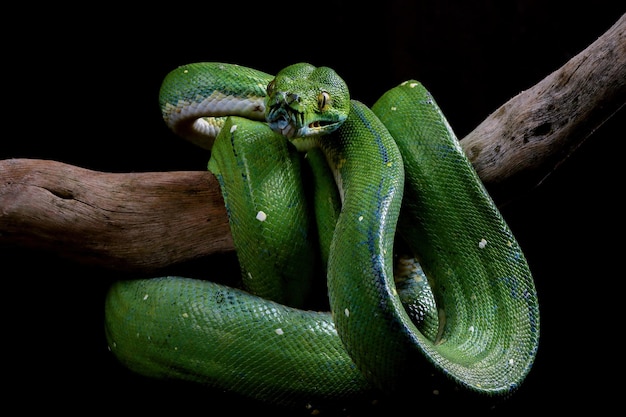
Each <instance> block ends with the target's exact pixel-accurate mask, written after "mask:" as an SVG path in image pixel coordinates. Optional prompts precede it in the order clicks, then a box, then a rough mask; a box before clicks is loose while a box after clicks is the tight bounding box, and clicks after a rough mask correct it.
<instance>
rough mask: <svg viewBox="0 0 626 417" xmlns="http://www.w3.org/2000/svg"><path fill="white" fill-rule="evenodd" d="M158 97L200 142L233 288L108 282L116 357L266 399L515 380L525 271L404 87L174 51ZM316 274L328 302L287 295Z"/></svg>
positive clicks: (434, 117)
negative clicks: (438, 377) (230, 260)
mask: <svg viewBox="0 0 626 417" xmlns="http://www.w3.org/2000/svg"><path fill="white" fill-rule="evenodd" d="M160 104H161V110H162V114H163V117H164V119H165V121H166V123H167V124H168V126H170V128H171V129H172V130H173V131H174V132H175V133H177V134H178V135H180V136H182V137H184V138H187V139H189V140H190V141H192V142H194V143H196V144H198V145H199V146H202V147H204V148H206V149H210V150H211V156H210V160H209V163H208V169H209V170H210V171H211V172H212V173H213V174H214V175H215V176H216V178H217V179H218V181H219V183H220V186H221V190H222V193H223V196H224V202H225V204H226V208H227V212H228V215H229V222H230V226H231V230H232V234H233V239H234V242H235V247H236V249H237V257H238V261H239V263H240V266H241V277H240V278H239V279H238V281H240V283H241V288H236V287H235V286H226V285H224V284H223V283H214V282H210V281H205V280H200V279H192V278H185V277H177V276H168V277H159V278H154V279H139V280H121V281H119V282H116V283H114V284H113V285H112V287H111V289H110V291H109V294H108V295H107V299H106V306H105V308H106V309H105V311H106V318H105V327H106V335H107V340H108V343H109V346H110V349H111V350H112V352H113V353H114V354H115V356H116V357H117V358H118V359H119V360H120V361H121V362H122V363H123V364H124V365H126V366H127V367H129V368H130V369H132V370H134V371H136V372H138V373H140V374H143V375H146V376H150V377H157V378H174V379H181V380H186V381H195V382H199V383H202V384H206V385H207V386H210V387H213V388H217V389H223V390H227V391H232V392H234V393H237V394H240V395H242V396H245V397H247V398H251V399H254V400H260V401H264V402H267V403H270V404H279V405H283V406H305V405H307V404H308V405H309V406H310V405H311V404H317V403H324V402H332V401H340V400H343V399H350V398H355V397H358V396H359V395H363V393H366V392H370V391H371V390H375V391H376V392H382V393H385V394H390V395H393V394H395V393H405V394H408V395H412V394H411V393H412V392H416V391H415V386H416V385H417V384H419V381H420V378H424V376H425V375H428V374H429V373H432V372H437V373H440V374H442V375H445V377H446V378H445V380H447V381H451V383H452V384H454V385H455V386H459V387H462V388H464V389H466V391H468V392H475V393H477V394H478V396H486V397H489V398H493V397H496V398H501V397H505V396H509V395H510V394H511V393H512V392H515V391H516V389H517V388H518V386H519V385H520V384H521V383H522V382H523V380H524V379H525V377H526V376H527V374H528V372H529V371H530V369H531V366H532V364H533V361H534V359H535V356H536V352H537V347H538V341H539V307H538V301H537V294H536V290H535V286H534V282H533V278H532V275H531V272H530V270H529V266H528V264H527V261H526V259H525V257H524V254H523V252H522V250H521V249H520V247H519V245H518V243H517V241H516V240H515V238H514V236H513V234H512V232H511V230H510V229H509V227H508V226H507V224H506V223H505V221H504V219H503V217H502V216H501V214H500V212H499V211H498V209H497V207H496V206H495V204H494V202H493V201H492V199H491V198H490V196H489V194H488V193H487V191H486V189H485V188H484V186H483V184H482V182H481V181H480V179H479V178H478V176H477V174H476V172H475V171H474V169H473V167H472V166H471V163H470V162H469V161H468V159H467V158H466V156H465V154H464V153H463V151H462V149H461V147H460V146H459V143H458V140H457V139H456V137H455V135H454V133H453V131H452V129H451V127H450V126H449V124H448V122H447V121H446V119H445V117H444V116H443V114H442V112H441V110H440V108H439V107H438V105H437V104H436V102H435V100H434V99H433V97H432V96H431V95H430V93H429V92H428V91H427V90H426V89H425V88H424V86H423V85H422V84H421V83H419V82H417V81H414V80H409V81H407V82H404V83H402V84H400V85H398V86H397V87H394V88H392V89H390V90H389V91H387V92H386V93H385V94H384V95H383V96H382V97H381V98H380V99H379V100H378V101H377V102H376V103H375V104H374V105H373V106H371V108H370V107H367V106H365V105H364V104H362V103H361V102H359V101H357V100H354V99H352V98H351V97H350V94H349V91H348V88H347V86H346V84H345V82H344V81H343V80H342V79H341V78H340V77H339V76H338V75H337V74H336V72H335V71H333V70H332V69H330V68H327V67H314V66H311V65H309V64H305V63H299V64H295V65H291V66H289V67H287V68H285V69H283V70H281V71H280V72H279V73H278V74H277V75H276V76H275V77H273V76H271V75H269V74H266V73H264V72H261V71H257V70H255V69H252V68H247V67H243V66H237V65H233V64H226V63H210V62H209V63H194V64H189V65H184V66H181V67H179V68H176V69H174V70H173V71H171V72H170V73H169V74H168V75H167V76H166V78H165V79H164V81H163V84H162V86H161V90H160ZM305 174H307V175H305ZM320 275H325V279H326V285H327V287H326V288H327V294H328V306H329V310H330V311H317V310H315V309H308V308H307V299H308V298H307V297H309V296H308V295H307V291H309V290H310V288H311V286H312V284H311V282H312V281H314V280H315V279H316V278H317V279H319V276H320Z"/></svg>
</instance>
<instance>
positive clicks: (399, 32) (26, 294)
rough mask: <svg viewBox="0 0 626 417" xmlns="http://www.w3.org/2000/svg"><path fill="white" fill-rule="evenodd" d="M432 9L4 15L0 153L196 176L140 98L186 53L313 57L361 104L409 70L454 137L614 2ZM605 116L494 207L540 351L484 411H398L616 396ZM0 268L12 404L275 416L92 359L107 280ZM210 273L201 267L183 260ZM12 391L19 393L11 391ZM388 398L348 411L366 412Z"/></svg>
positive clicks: (520, 408) (617, 187)
mask: <svg viewBox="0 0 626 417" xmlns="http://www.w3.org/2000/svg"><path fill="white" fill-rule="evenodd" d="M432 3H433V5H425V4H419V5H418V4H417V2H415V3H410V2H401V1H387V2H384V3H381V4H374V5H369V6H368V5H366V3H365V2H363V3H355V4H358V6H355V5H352V4H350V3H348V2H342V1H338V2H335V3H331V2H318V3H311V2H295V1H293V2H290V3H285V4H283V3H278V2H274V3H272V2H259V3H258V4H256V5H253V4H246V3H241V2H224V3H223V4H222V5H219V6H216V5H215V4H212V2H208V1H207V2H203V3H197V4H196V3H189V2H173V3H170V4H165V5H164V4H158V5H157V3H154V4H153V5H152V6H149V7H144V8H135V6H133V7H132V9H131V7H130V6H128V5H127V6H119V7H117V6H113V5H112V4H111V3H106V4H102V5H99V4H98V3H92V4H91V5H90V6H89V7H88V8H85V7H83V8H81V7H80V6H73V7H72V8H71V9H70V8H67V9H65V8H62V7H61V6H59V5H57V4H51V5H49V6H45V8H41V7H38V8H35V7H33V8H32V9H28V10H26V9H14V10H15V11H13V12H12V13H9V12H8V11H7V12H5V16H4V20H5V22H4V25H3V29H2V31H3V32H4V33H3V35H4V36H3V39H4V40H5V42H4V44H5V48H4V57H5V59H4V60H3V72H4V73H5V76H4V79H5V95H4V101H5V106H4V112H3V121H4V134H3V140H2V143H1V144H0V158H2V159H5V158H42V159H53V160H57V161H61V162H65V163H69V164H74V165H77V166H81V167H85V168H90V169H94V170H99V171H107V172H139V171H169V170H204V169H205V168H206V162H207V161H208V156H209V155H208V152H206V151H203V150H199V149H198V148H195V147H194V146H193V145H191V144H189V143H187V142H185V141H184V140H182V139H179V138H177V137H175V136H174V135H173V134H172V133H171V132H169V131H168V130H167V128H166V127H165V126H164V124H163V122H162V120H161V116H160V111H159V108H158V100H157V97H158V91H159V86H160V83H161V81H162V79H163V77H164V76H165V75H166V74H167V72H169V71H170V70H172V69H173V68H175V67H176V66H178V65H182V64H186V63H190V62H196V61H221V62H232V63H237V64H240V65H245V66H251V67H254V68H257V69H260V70H263V71H266V72H268V73H275V72H277V71H278V70H279V69H281V68H282V67H284V66H286V65H288V64H292V63H295V62H299V61H308V62H310V63H312V64H314V65H325V66H330V67H333V68H335V70H337V72H338V73H339V74H340V75H341V76H342V77H343V78H344V79H345V80H346V81H347V83H348V85H349V86H350V87H351V92H352V96H353V98H356V99H359V100H361V101H363V102H364V103H366V104H372V103H373V102H374V101H375V99H376V98H377V97H378V96H379V95H380V94H382V93H383V92H384V91H385V90H387V89H388V88H390V87H392V86H394V85H396V84H398V83H399V82H401V81H404V80H405V79H408V78H415V79H418V80H420V81H421V82H422V83H423V84H424V85H425V86H426V87H427V88H428V89H429V90H430V91H431V92H432V93H433V95H434V96H435V98H436V100H437V102H438V103H439V105H440V107H441V108H442V109H443V110H444V112H445V113H446V116H447V118H448V120H449V121H450V123H451V125H452V126H453V128H454V129H455V131H456V133H457V136H458V137H459V138H462V137H464V136H465V135H466V134H467V133H469V132H470V131H471V130H472V129H473V128H474V127H475V126H477V125H478V124H479V123H480V122H481V121H482V120H483V119H484V118H485V117H487V116H488V115H489V114H490V113H491V112H492V111H494V110H495V109H496V108H497V107H499V106H500V105H501V104H503V103H504V102H505V101H507V100H508V99H509V98H511V97H513V96H514V95H516V94H518V93H519V92H520V91H522V90H524V89H527V88H529V87H531V86H533V85H534V84H535V83H537V82H538V81H540V80H541V79H542V78H543V77H545V76H547V75H548V74H549V73H551V72H552V71H554V70H556V69H557V68H559V67H560V66H561V65H563V64H564V63H565V62H566V61H567V60H569V59H570V58H571V57H573V56H574V55H576V54H577V53H579V52H580V51H581V50H583V49H584V48H585V47H587V46H588V45H589V44H590V43H592V42H593V41H595V40H596V39H597V37H598V36H600V35H601V34H602V33H604V32H605V31H606V30H607V29H608V28H609V27H610V26H611V25H613V24H614V23H615V22H616V21H617V19H618V18H619V17H620V16H621V15H622V14H623V13H624V7H623V5H622V6H620V5H619V2H615V1H595V2H592V3H589V4H587V5H584V7H583V6H574V5H573V4H574V3H571V2H566V1H552V2H550V1H528V0H526V1H522V0H519V1H508V2H502V1H476V2H462V1H447V2H438V3H437V5H434V2H432ZM9 23H11V25H9ZM7 104H8V106H7ZM624 116H625V114H624V110H623V109H622V111H621V112H620V113H618V114H617V115H616V116H615V117H614V118H612V119H611V120H610V121H609V122H608V123H606V124H605V125H604V126H602V127H601V128H600V129H599V130H598V131H597V132H596V133H595V134H594V135H592V136H591V137H590V138H589V140H588V141H587V142H585V144H584V145H583V146H581V147H580V149H579V150H578V151H577V152H576V153H574V155H573V156H572V157H570V159H569V160H568V161H567V162H566V163H565V164H563V165H562V166H561V167H560V168H559V169H558V170H557V171H556V172H555V173H553V174H552V175H551V176H550V177H549V178H548V179H547V180H546V181H545V182H544V183H543V184H542V185H541V186H539V187H538V188H535V189H534V190H532V191H530V192H528V193H526V194H524V195H520V196H519V197H518V198H517V200H516V201H514V202H513V203H512V204H510V205H508V206H506V207H504V208H503V209H502V212H503V215H504V216H505V218H506V220H507V221H508V222H509V225H510V226H511V228H512V230H513V232H514V233H515V235H516V237H517V239H518V241H519V243H520V244H521V246H522V248H523V249H524V251H525V254H526V257H527V259H528V261H529V264H530V266H531V269H532V270H533V273H534V276H535V281H536V285H537V289H538V293H539V297H540V302H541V313H542V317H541V319H542V322H541V345H540V350H539V353H538V356H537V360H536V363H535V366H534V368H533V369H532V371H531V373H530V375H529V376H528V378H527V380H526V382H525V383H524V385H523V386H522V388H521V390H520V391H519V392H518V393H517V394H516V395H515V396H514V397H512V398H511V399H510V400H508V401H507V402H505V403H503V404H498V405H497V406H495V407H492V406H491V405H484V404H482V403H481V404H480V405H479V404H478V403H476V404H474V403H473V402H472V401H471V398H470V399H468V398H466V397H465V396H462V395H459V396H458V397H457V396H455V395H454V394H446V393H443V394H444V395H442V396H440V397H436V396H432V397H426V398H401V399H398V402H399V404H400V407H401V408H403V409H404V407H405V406H406V409H407V410H409V411H410V412H411V414H413V413H416V414H417V413H419V412H424V411H426V410H428V411H437V410H439V411H446V410H447V409H451V408H458V409H459V410H465V411H472V410H475V411H479V412H485V413H491V414H498V413H501V414H504V413H512V412H520V413H524V414H527V415H528V413H532V412H534V411H539V410H554V411H562V412H570V411H577V410H580V409H581V408H582V407H589V408H591V409H595V410H602V409H605V408H607V407H610V406H611V405H612V404H615V403H616V401H619V400H620V398H619V397H616V396H615V392H616V391H617V389H619V390H620V391H621V388H622V385H623V384H622V383H621V381H620V379H619V378H620V375H621V373H622V370H621V369H620V368H621V367H622V363H623V362H622V359H623V344H621V342H620V341H619V340H620V339H618V337H619V336H620V333H621V332H622V328H623V324H622V320H623V315H622V314H619V313H618V311H619V306H620V304H621V296H620V293H619V291H620V290H619V288H620V287H619V286H618V285H619V284H620V280H621V279H623V278H624V273H623V267H621V263H622V261H623V258H621V256H622V252H623V248H624V243H623V240H621V239H622V238H621V237H620V236H621V233H622V230H623V224H622V222H621V220H620V219H621V217H622V215H623V210H622V202H621V197H622V196H621V194H622V193H623V175H622V172H621V168H622V166H620V162H621V160H622V158H623V156H622V155H623V153H624V143H623V142H624V139H625V138H626V135H625V134H624V132H625V131H626V123H625V117H624ZM0 260H1V262H2V271H3V272H2V277H3V278H4V279H3V281H2V282H3V285H4V288H5V292H4V295H5V296H4V305H5V306H6V307H5V310H6V311H5V314H4V318H5V323H4V324H5V325H4V329H3V330H4V331H3V345H4V347H3V351H4V362H5V364H6V366H7V367H9V368H10V369H11V371H10V372H8V373H6V374H5V377H4V379H7V378H8V381H9V387H10V388H9V393H10V395H5V398H8V399H9V401H12V400H13V399H15V400H16V402H17V405H19V406H20V407H21V408H22V409H24V410H31V409H40V408H42V407H43V408H45V409H48V410H50V411H59V412H81V411H84V412H92V411H94V410H95V411H103V412H113V411H115V412H118V411H120V410H129V411H131V410H136V411H145V412H146V413H153V412H157V411H160V410H165V409H176V410H177V411H180V412H187V411H193V410H199V411H200V412H217V411H218V408H220V407H227V408H228V409H229V411H234V412H242V413H246V412H247V411H251V412H255V413H256V412H260V411H269V412H270V413H272V412H274V413H275V414H281V415H282V414H283V410H275V409H273V408H271V407H270V408H268V407H264V406H261V405H258V404H250V403H248V402H246V401H243V400H241V399H237V398H233V397H231V396H230V395H228V394H225V393H217V392H212V391H207V390H206V389H204V388H201V387H197V386H189V385H185V384H182V385H181V384H177V383H168V382H161V381H153V380H147V379H145V378H142V377H139V376H136V375H133V374H131V373H130V372H128V371H127V370H126V369H124V368H122V367H121V366H120V365H119V364H118V363H117V362H116V361H115V359H114V358H113V357H112V356H111V354H110V353H109V352H108V350H107V346H106V341H105V339H104V333H103V327H102V320H103V300H104V296H105V293H106V289H107V288H108V286H109V284H110V283H111V282H113V281H114V280H115V279H116V276H115V274H114V273H112V271H108V270H104V269H96V268H92V267H88V266H84V265H77V264H75V263H72V262H69V261H67V260H65V259H62V258H59V257H56V256H52V255H50V254H47V253H41V252H37V251H33V250H27V249H23V248H15V247H7V248H2V252H0ZM212 265H213V264H212V261H211V260H208V261H207V263H206V264H203V267H204V268H211V267H213V266H212ZM185 272H188V273H189V274H194V273H195V271H185ZM204 272H206V271H200V272H198V274H203V273H204ZM620 384H622V385H620ZM5 394H6V392H5ZM18 394H20V395H24V396H20V397H19V398H21V399H19V400H18V397H17V395H18ZM389 407H391V405H389V404H379V405H377V406H372V407H365V409H364V410H358V411H355V412H354V415H366V414H377V415H383V414H385V413H386V412H388V411H389V410H390V408H389ZM607 409H608V408H607Z"/></svg>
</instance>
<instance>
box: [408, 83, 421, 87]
mask: <svg viewBox="0 0 626 417" xmlns="http://www.w3.org/2000/svg"><path fill="white" fill-rule="evenodd" d="M418 85H419V84H418V83H411V84H409V87H411V88H415V87H417V86H418Z"/></svg>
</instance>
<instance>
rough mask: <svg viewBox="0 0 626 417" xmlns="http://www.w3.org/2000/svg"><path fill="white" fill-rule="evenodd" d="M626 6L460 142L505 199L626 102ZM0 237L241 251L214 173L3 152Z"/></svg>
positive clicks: (163, 262)
mask: <svg viewBox="0 0 626 417" xmlns="http://www.w3.org/2000/svg"><path fill="white" fill-rule="evenodd" d="M625 34H626V15H624V16H622V17H621V18H620V19H619V20H618V21H617V22H616V23H615V25H614V26H613V27H611V28H610V29H609V30H608V31H607V32H606V33H604V34H603V35H602V36H601V37H599V38H598V39H597V40H596V42H594V43H593V44H591V45H590V46H589V47H588V48H586V49H585V50H584V51H582V52H581V53H580V54H578V55H577V56H575V57H574V58H572V59H571V60H570V61H569V62H567V63H566V64H565V65H563V67H561V68H560V69H558V70H557V71H555V72H554V73H552V74H550V75H549V76H547V77H546V78H545V79H543V80H542V81H541V82H539V83H538V84H537V85H535V86H534V87H532V88H530V89H529V90H526V91H524V92H522V93H520V94H519V95H517V96H515V97H513V98H512V99H511V100H509V101H508V102H507V103H505V104H504V105H502V106H501V107H500V108H499V109H497V110H496V111H495V112H494V113H492V114H491V115H490V116H489V117H488V118H487V119H486V120H485V121H484V122H483V123H481V124H480V125H479V126H478V127H477V128H476V129H475V130H474V131H473V132H471V133H470V134H469V135H467V137H465V138H464V139H462V140H461V145H462V147H463V149H464V150H465V152H466V153H467V155H468V156H469V158H470V160H471V161H472V163H473V165H474V167H475V168H476V170H477V171H478V173H479V176H480V177H481V179H482V180H483V182H484V183H485V185H486V187H487V188H488V189H489V191H490V192H492V195H494V199H495V200H496V202H498V203H500V204H503V202H505V201H507V200H509V199H510V198H511V197H512V196H515V195H519V194H520V193H521V192H523V191H524V190H526V189H528V187H531V186H535V185H536V184H538V183H540V182H541V180H542V178H545V176H546V175H548V174H549V173H550V172H551V171H553V170H554V169H555V168H556V167H558V165H559V164H560V163H561V162H562V161H563V160H564V159H566V158H567V156H569V155H570V154H571V153H572V152H573V151H574V150H575V149H576V148H578V146H580V144H581V143H582V142H583V141H584V140H586V139H587V138H588V137H589V136H590V135H591V134H592V133H593V132H594V131H595V130H596V129H597V128H598V127H599V126H601V125H602V124H603V123H604V122H605V121H606V120H608V119H609V118H610V117H611V116H612V115H613V114H614V113H615V112H616V111H618V110H619V109H620V108H621V107H623V106H624V103H625V102H626V35H625ZM0 178H1V179H2V183H1V184H0V245H3V246H21V247H28V248H37V249H43V250H46V251H50V252H53V253H57V254H58V255H60V256H63V257H66V258H70V259H73V260H76V261H79V262H81V263H86V264H91V265H99V266H104V267H107V268H111V269H115V270H120V271H132V272H135V271H141V272H146V273H147V272H152V271H158V270H162V269H164V268H167V267H169V266H171V265H174V264H179V263H182V262H186V261H190V260H195V259H198V258H202V257H205V256H208V255H212V254H216V253H220V252H229V251H233V250H234V246H233V242H232V238H231V236H230V230H229V226H228V219H227V214H226V210H225V208H224V202H223V200H222V196H221V192H220V189H219V185H218V183H217V181H216V180H215V178H214V177H213V176H212V175H211V174H210V173H209V172H208V171H207V172H163V173H159V172H154V173H123V174H111V173H102V172H95V171H90V170H87V169H83V168H79V167H75V166H71V165H67V164H63V163H60V162H55V161H49V160H37V159H7V160H2V161H0Z"/></svg>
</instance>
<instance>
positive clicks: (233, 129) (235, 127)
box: [230, 125, 237, 133]
mask: <svg viewBox="0 0 626 417" xmlns="http://www.w3.org/2000/svg"><path fill="white" fill-rule="evenodd" d="M235 130H237V125H232V126H231V127H230V133H233V132H234V131H235Z"/></svg>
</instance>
